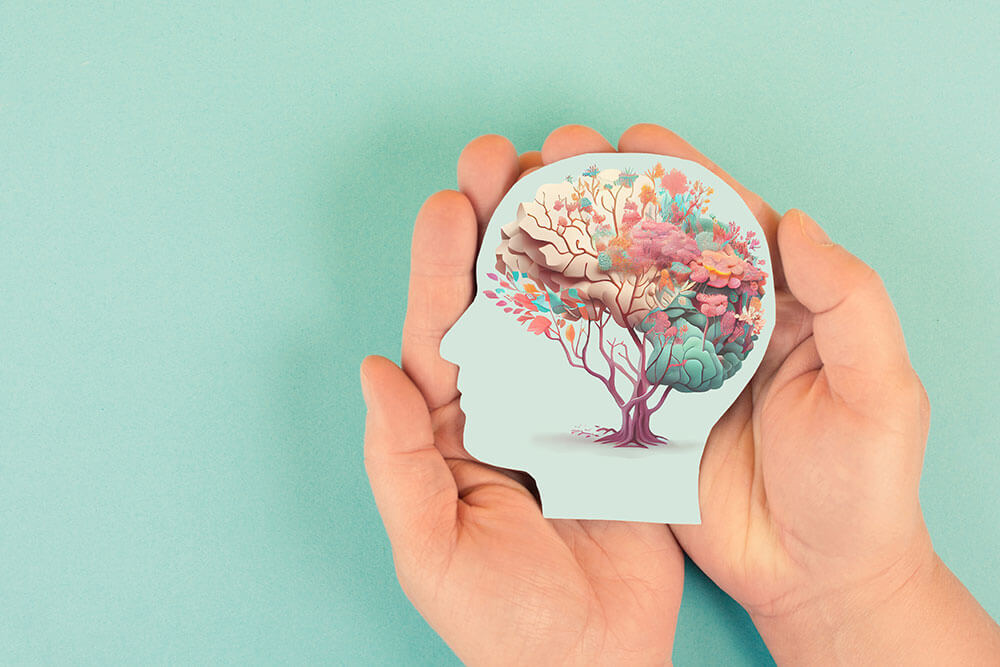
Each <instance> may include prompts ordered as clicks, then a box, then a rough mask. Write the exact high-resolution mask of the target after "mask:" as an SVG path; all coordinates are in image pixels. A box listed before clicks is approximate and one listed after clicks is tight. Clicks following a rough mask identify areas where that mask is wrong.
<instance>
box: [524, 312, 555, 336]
mask: <svg viewBox="0 0 1000 667" xmlns="http://www.w3.org/2000/svg"><path fill="white" fill-rule="evenodd" d="M550 326H552V321H551V320H550V319H549V318H547V317H543V316H541V315H539V316H538V317H536V318H535V319H533V320H531V324H529V325H528V331H530V332H531V333H533V334H535V335H536V336H540V335H542V334H543V333H545V332H546V331H548V330H549V327H550Z"/></svg>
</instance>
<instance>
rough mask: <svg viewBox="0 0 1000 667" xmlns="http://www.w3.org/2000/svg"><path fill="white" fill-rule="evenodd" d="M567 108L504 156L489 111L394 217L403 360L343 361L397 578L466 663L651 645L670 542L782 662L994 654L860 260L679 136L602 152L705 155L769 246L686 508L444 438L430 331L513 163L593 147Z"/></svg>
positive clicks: (655, 647) (544, 659) (876, 284)
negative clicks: (579, 516) (590, 512)
mask: <svg viewBox="0 0 1000 667" xmlns="http://www.w3.org/2000/svg"><path fill="white" fill-rule="evenodd" d="M612 150H614V147H612V146H611V144H610V143H609V142H608V141H607V140H606V139H604V138H603V137H601V136H600V135H599V134H598V133H597V132H595V131H593V130H591V129H589V128H585V127H581V126H566V127H562V128H559V129H557V130H556V131H554V132H553V133H552V134H551V135H550V136H549V137H548V138H547V139H546V141H545V143H544V145H543V146H542V150H541V151H540V152H538V151H534V152H530V153H525V154H523V155H521V156H518V154H517V153H516V151H515V150H514V148H513V146H512V145H511V144H510V142H509V141H507V140H506V139H504V138H502V137H498V136H494V135H489V136H484V137H480V138H478V139H476V140H474V141H473V142H471V143H470V144H469V145H468V146H467V147H466V149H465V150H464V151H463V152H462V155H461V156H460V157H459V161H458V183H459V192H454V191H444V192H439V193H437V194H435V195H433V196H431V197H430V198H429V199H428V200H427V202H426V203H425V204H424V206H423V208H422V209H421V210H420V213H419V214H418V216H417V222H416V226H415V229H414V236H413V256H412V264H411V266H412V270H413V272H412V274H411V280H410V296H409V306H408V310H407V315H406V321H405V324H404V330H403V349H402V369H400V368H399V367H397V366H396V365H395V364H393V363H392V362H390V361H389V360H387V359H384V358H381V357H369V358H367V359H366V360H365V361H364V363H363V364H362V369H361V375H362V388H363V391H364V394H365V400H366V403H367V405H368V415H367V422H366V438H365V464H366V469H367V471H368V475H369V479H370V481H371V485H372V490H373V493H374V495H375V500H376V503H377V505H378V508H379V511H380V513H381V515H382V518H383V521H384V523H385V526H386V530H387V532H388V535H389V538H390V540H391V542H392V545H393V557H394V561H395V564H396V570H397V574H398V576H399V580H400V583H401V585H402V587H403V589H404V591H405V592H406V594H407V595H408V597H409V598H410V600H411V601H412V602H413V603H414V605H415V606H416V607H417V609H418V610H419V611H420V612H421V614H423V616H424V617H425V618H426V619H427V621H428V622H429V623H430V624H431V626H432V627H434V629H435V630H436V631H437V632H438V633H439V634H440V635H441V636H442V637H443V638H444V639H445V641H447V642H448V644H449V646H451V648H452V649H453V650H454V651H455V653H456V654H457V655H458V656H459V658H461V659H462V660H463V661H464V662H466V663H467V664H494V663H496V664H521V663H532V664H608V665H611V664H664V663H667V662H669V660H670V653H671V647H672V644H673V635H674V628H675V625H676V620H677V612H678V608H679V605H680V597H681V589H682V580H683V559H682V554H681V548H683V550H684V551H685V552H686V553H687V554H688V555H689V556H690V557H691V558H692V559H693V560H694V561H695V563H697V564H698V566H699V567H701V569H702V570H703V571H704V572H705V573H706V574H708V576H710V577H711V578H712V579H713V580H714V581H715V582H716V583H717V584H718V585H719V586H720V587H721V588H722V589H723V590H725V591H726V592H727V593H728V594H729V595H731V596H732V597H733V598H734V599H736V600H737V601H738V602H739V603H740V604H742V605H743V606H744V608H745V609H746V610H747V611H748V612H749V614H750V616H751V618H752V619H753V621H754V623H755V624H756V626H757V628H758V630H759V631H760V632H761V635H762V637H763V638H764V640H765V642H766V643H767V645H768V647H769V649H770V650H771V652H772V654H773V655H774V657H775V659H776V660H777V661H778V662H779V663H781V664H784V663H788V664H856V663H874V664H909V665H914V664H942V663H947V664H963V665H965V664H968V665H975V664H996V663H997V662H998V661H1000V629H998V626H997V625H996V623H994V622H993V620H992V619H991V618H990V617H989V616H988V615H987V614H986V612H985V611H984V610H983V609H982V608H981V607H980V606H979V605H978V604H977V603H976V601H975V600H974V599H973V598H972V596H971V595H970V594H969V593H968V592H967V591H966V590H965V588H964V587H963V586H962V585H961V583H959V582H958V580H957V579H955V578H954V576H953V575H952V574H951V573H950V572H949V571H948V570H947V568H946V567H945V566H944V565H943V564H942V563H941V561H940V559H939V558H938V557H937V556H936V554H935V553H934V550H933V547H932V544H931V541H930V538H929V535H928V533H927V529H926V527H925V524H924V521H923V516H922V512H921V510H920V505H919V500H918V486H919V479H920V470H921V467H922V460H923V449H924V445H925V442H926V437H927V428H928V419H929V406H928V401H927V396H926V393H925V392H924V390H923V387H922V385H921V383H920V381H919V379H918V378H917V376H916V374H915V373H914V371H913V369H912V366H911V365H910V362H909V358H908V355H907V352H906V346H905V342H904V339H903V334H902V331H901V329H900V326H899V321H898V318H897V317H896V314H895V311H894V309H893V307H892V303H891V302H890V300H889V297H888V294H887V293H886V291H885V288H884V286H883V284H882V282H881V280H880V279H879V277H878V275H877V274H876V273H875V272H874V271H872V269H871V268H870V267H868V266H867V265H865V264H864V262H862V261H861V260H859V259H858V258H856V257H854V256H853V255H851V254H850V253H848V252H847V251H846V250H845V249H844V248H842V247H841V246H838V245H836V244H834V243H832V242H831V241H830V240H829V237H828V236H827V235H826V234H825V233H824V232H823V230H822V229H821V228H820V227H819V226H818V225H817V224H816V223H815V222H814V221H812V220H811V219H810V218H809V217H808V216H806V215H805V214H803V213H802V212H800V211H797V210H791V211H789V212H787V213H786V214H785V215H783V216H779V215H778V214H777V213H776V212H775V211H774V210H773V209H772V208H771V207H770V206H768V205H767V204H766V203H765V202H764V201H763V200H762V199H761V198H760V197H759V196H757V195H755V194H753V193H752V192H749V191H748V190H746V189H745V188H743V187H742V186H741V185H740V184H739V183H737V182H736V181H734V180H733V179H732V178H731V177H730V176H728V175H727V174H725V173H724V172H723V171H722V170H721V169H719V168H718V167H717V166H716V165H715V164H713V163H712V162H711V161H709V160H708V159H707V158H705V157H704V156H703V155H701V154H700V153H698V152H697V151H696V150H695V149H694V148H692V147H691V146H690V145H689V144H687V143H686V142H685V141H684V140H682V139H681V138H680V137H678V136H677V135H675V134H674V133H672V132H670V131H669V130H666V129H664V128H661V127H658V126H655V125H646V124H643V125H636V126H633V127H632V128H630V129H629V130H627V131H626V132H625V133H624V134H623V135H622V137H621V138H620V140H619V142H618V150H620V151H622V152H645V153H658V154H663V155H672V156H675V157H680V158H685V159H689V160H694V161H697V162H700V163H701V164H703V165H705V166H706V167H708V168H709V169H711V170H712V171H714V172H715V173H717V174H718V175H719V176H720V177H721V178H723V179H724V180H726V181H727V182H728V183H729V184H730V185H731V186H733V187H734V188H735V189H736V191H737V192H738V193H739V194H740V196H741V197H743V199H744V201H745V202H746V203H747V205H748V206H749V207H750V209H751V211H752V212H753V213H754V215H755V216H756V217H757V219H758V221H759V222H760V224H761V226H762V228H763V229H764V231H765V234H766V236H767V240H768V244H769V246H770V248H771V249H772V266H773V267H774V273H775V275H774V281H773V288H774V289H775V295H776V303H777V311H778V312H777V314H776V323H775V331H774V333H773V336H772V340H771V342H770V345H769V347H768V350H767V354H766V355H765V358H764V361H763V363H762V364H761V366H760V368H759V370H758V371H757V374H756V375H755V377H754V378H753V380H752V381H751V383H750V384H749V385H748V386H747V388H746V390H745V391H744V392H743V393H742V394H741V395H740V397H739V398H738V399H737V401H736V402H735V403H734V404H733V406H732V407H731V408H730V410H729V411H728V412H727V413H726V414H725V415H724V416H723V418H722V419H721V420H720V421H719V422H718V424H717V425H716V426H715V428H714V429H713V430H712V433H711V435H710V437H709V440H708V443H707V445H706V449H705V453H704V456H703V458H702V464H701V473H700V475H701V477H700V479H701V482H700V503H701V508H702V519H703V523H702V524H701V525H698V526H673V527H672V528H669V527H667V526H661V525H656V524H646V523H625V522H607V521H566V520H547V519H544V518H542V516H541V513H540V510H539V507H538V504H537V501H536V499H535V496H534V495H533V494H532V491H531V487H532V484H531V481H530V479H529V478H527V477H525V476H523V475H522V474H519V473H516V472H514V471H505V470H500V469H496V468H493V467H491V466H488V465H485V464H482V463H479V462H476V461H474V460H473V459H471V458H470V457H469V455H468V454H467V453H466V452H465V450H464V447H463V445H462V425H463V419H464V417H463V415H462V412H461V409H460V407H459V394H458V391H457V389H456V377H457V368H456V367H455V366H454V365H452V364H450V363H448V362H446V361H444V360H442V359H441V357H440V354H439V352H438V347H439V344H440V341H441V337H442V336H443V335H444V333H445V332H446V331H447V330H448V328H449V327H450V326H451V325H452V324H453V323H454V322H455V321H456V320H457V319H458V317H459V316H460V315H461V313H462V312H463V311H464V309H465V308H466V307H467V306H468V304H469V303H470V302H471V300H472V296H473V276H472V271H473V264H474V261H475V256H476V252H477V247H478V244H479V243H480V242H481V239H482V231H483V230H484V229H485V226H486V224H487V222H488V221H489V217H490V215H491V213H492V211H493V209H494V208H495V207H496V205H497V203H498V202H499V201H500V198H501V197H502V196H503V194H504V193H505V192H506V190H507V189H508V188H509V187H510V186H511V184H512V183H513V182H514V181H515V180H516V179H517V178H518V177H519V176H520V175H523V174H524V173H528V172H530V171H531V170H532V169H533V168H537V167H538V166H539V165H541V164H548V163H550V162H553V161H556V160H560V159H563V158H565V157H569V156H571V155H576V154H580V153H590V152H604V151H612Z"/></svg>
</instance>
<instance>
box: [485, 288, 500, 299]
mask: <svg viewBox="0 0 1000 667" xmlns="http://www.w3.org/2000/svg"><path fill="white" fill-rule="evenodd" d="M483 294H485V295H486V296H488V297H489V298H491V299H495V298H497V293H496V292H494V291H493V290H485V291H484V292H483Z"/></svg>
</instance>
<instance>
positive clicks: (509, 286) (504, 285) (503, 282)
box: [500, 280, 514, 289]
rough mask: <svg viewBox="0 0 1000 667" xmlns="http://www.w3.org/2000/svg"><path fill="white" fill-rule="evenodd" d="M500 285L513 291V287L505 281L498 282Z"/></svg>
mask: <svg viewBox="0 0 1000 667" xmlns="http://www.w3.org/2000/svg"><path fill="white" fill-rule="evenodd" d="M500 285H501V286H503V287H506V288H507V289H514V287H513V286H512V285H511V284H510V283H508V282H507V281H506V280H501V281H500Z"/></svg>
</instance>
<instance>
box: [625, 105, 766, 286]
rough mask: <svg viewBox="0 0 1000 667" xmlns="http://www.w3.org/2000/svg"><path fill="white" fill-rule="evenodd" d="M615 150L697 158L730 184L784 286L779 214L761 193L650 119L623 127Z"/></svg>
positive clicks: (693, 160) (696, 160) (695, 159)
mask: <svg viewBox="0 0 1000 667" xmlns="http://www.w3.org/2000/svg"><path fill="white" fill-rule="evenodd" d="M618 150H619V151H620V152H622V153H656V154H659V155H670V156H672V157H679V158H681V159H682V160H691V161H692V162H697V163H698V164H700V165H702V166H703V167H705V168H707V169H708V170H709V171H711V172H712V173H714V174H715V175H716V176H718V177H719V178H721V179H722V180H723V181H725V182H726V183H727V184H728V185H729V187H731V188H733V189H734V190H735V191H736V193H737V194H738V195H739V196H740V198H741V199H743V201H744V202H745V203H746V205H747V207H748V208H749V209H750V212H751V213H753V215H754V217H755V218H757V222H759V223H760V226H761V228H762V229H763V230H764V236H765V237H766V239H767V244H768V247H769V248H771V267H772V269H773V270H774V282H775V285H776V286H777V287H783V286H784V278H783V275H782V270H781V258H780V256H779V255H778V253H777V252H776V251H775V250H774V248H776V247H777V246H776V237H775V234H776V233H777V230H778V218H779V216H778V214H777V212H776V211H775V210H774V209H773V208H771V207H770V206H769V205H768V204H767V202H765V201H764V200H763V199H762V198H761V197H760V195H757V194H755V193H753V192H751V191H750V190H747V189H746V188H745V187H743V186H742V185H740V183H739V182H738V181H737V180H736V179H735V178H733V177H732V176H730V175H729V174H727V173H726V172H725V171H723V170H722V169H721V168H719V166H718V165H717V164H715V163H714V162H712V161H711V160H709V159H708V158H707V157H705V156H704V155H702V154H701V153H700V152H699V151H698V150H696V149H695V148H694V147H693V146H692V145H691V144H689V143H688V142H686V141H684V139H682V138H680V137H679V136H677V135H676V134H674V133H673V132H671V131H670V130H668V129H667V128H665V127H660V126H659V125H654V124H652V123H639V124H638V125H633V126H632V127H630V128H629V129H627V130H625V132H624V134H622V136H621V138H620V139H619V140H618Z"/></svg>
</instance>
